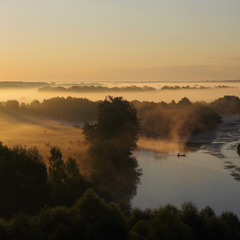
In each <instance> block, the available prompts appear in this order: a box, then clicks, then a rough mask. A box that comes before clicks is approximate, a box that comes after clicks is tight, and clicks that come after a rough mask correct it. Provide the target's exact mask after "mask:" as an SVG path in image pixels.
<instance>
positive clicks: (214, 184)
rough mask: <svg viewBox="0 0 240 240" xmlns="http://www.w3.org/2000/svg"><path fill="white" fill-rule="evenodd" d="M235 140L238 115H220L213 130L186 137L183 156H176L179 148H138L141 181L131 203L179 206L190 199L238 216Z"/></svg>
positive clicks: (239, 131)
mask: <svg viewBox="0 0 240 240" xmlns="http://www.w3.org/2000/svg"><path fill="white" fill-rule="evenodd" d="M239 142H240V118H239V117H232V118H223V123H222V124H221V125H220V126H219V127H218V128H217V129H216V130H215V131H212V132H209V133H207V134H202V135H198V136H194V137H192V138H191V139H189V142H188V143H187V144H186V145H185V149H184V153H186V157H180V158H178V157H177V153H178V152H179V149H175V150H172V151H171V152H169V153H166V152H165V153H161V152H157V151H156V150H155V151H150V150H148V151H146V150H143V149H140V150H139V151H138V152H136V153H135V157H136V158H137V159H138V161H139V165H140V167H141V168H142V169H143V176H142V178H141V182H142V185H139V187H138V191H137V196H136V197H135V198H134V199H133V201H132V204H133V206H136V207H141V208H146V207H153V208H155V207H159V205H164V204H167V203H172V204H175V205H176V206H178V207H180V206H181V204H182V203H183V202H185V201H193V202H195V203H196V204H197V205H198V206H199V208H203V207H205V206H206V205H210V206H212V207H213V208H214V209H215V211H216V212H217V213H218V214H220V213H221V212H222V211H233V212H236V213H237V214H238V215H239V216H240V209H239V201H240V184H239V181H240V159H239V155H238V153H237V145H238V143H239ZM181 150H182V149H181ZM236 180H237V181H236Z"/></svg>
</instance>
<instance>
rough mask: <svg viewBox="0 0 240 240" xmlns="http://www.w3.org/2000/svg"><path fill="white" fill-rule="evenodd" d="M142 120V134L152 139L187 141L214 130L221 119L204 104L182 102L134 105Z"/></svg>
mask: <svg viewBox="0 0 240 240" xmlns="http://www.w3.org/2000/svg"><path fill="white" fill-rule="evenodd" d="M134 106H135V107H136V109H137V111H138V118H139V119H141V121H140V126H141V134H142V135H144V136H146V137H151V138H167V139H173V140H179V139H185V140H187V139H188V137H190V136H191V135H193V134H196V133H201V132H204V131H207V130H209V129H213V128H215V127H216V126H217V124H219V123H220V122H221V117H220V116H219V114H217V113H216V112H215V111H214V110H213V109H212V108H210V107H209V106H208V105H207V104H204V103H191V102H190V101H189V99H187V98H183V99H182V100H181V101H179V102H178V103H177V104H176V103H175V102H172V103H170V104H166V103H164V102H161V103H153V102H151V103H150V102H142V103H141V102H138V101H135V102H134Z"/></svg>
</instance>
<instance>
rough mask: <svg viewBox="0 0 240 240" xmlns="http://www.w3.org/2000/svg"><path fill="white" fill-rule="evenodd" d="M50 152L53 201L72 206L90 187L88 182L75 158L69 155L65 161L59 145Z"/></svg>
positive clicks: (57, 203)
mask: <svg viewBox="0 0 240 240" xmlns="http://www.w3.org/2000/svg"><path fill="white" fill-rule="evenodd" d="M50 153H51V156H50V158H49V168H48V172H49V181H50V183H51V185H52V196H51V198H52V201H53V203H54V204H55V205H66V206H71V205H72V204H73V203H74V202H75V201H76V200H77V199H78V198H79V197H80V196H81V195H82V194H83V193H84V191H85V190H86V189H87V188H88V183H87V181H86V180H85V179H84V178H83V177H82V175H81V174H80V172H79V167H78V165H77V163H76V160H75V159H73V158H71V157H69V158H68V159H67V161H66V162H64V160H63V159H62V153H61V151H60V149H59V148H57V147H52V148H51V150H50Z"/></svg>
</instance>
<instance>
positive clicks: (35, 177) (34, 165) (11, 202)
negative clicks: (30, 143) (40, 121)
mask: <svg viewBox="0 0 240 240" xmlns="http://www.w3.org/2000/svg"><path fill="white" fill-rule="evenodd" d="M0 192H1V195H0V216H2V217H11V216H13V215H14V214H16V213H18V212H20V211H21V212H26V213H35V212H36V211H38V210H39V209H40V208H41V207H42V206H43V204H45V203H47V202H48V199H49V194H50V186H49V183H48V179H47V170H46V166H45V164H44V163H43V162H42V159H41V156H40V155H39V152H38V150H37V148H30V149H26V148H23V147H20V146H17V147H14V148H13V149H10V148H8V147H7V146H3V145H2V144H1V145H0Z"/></svg>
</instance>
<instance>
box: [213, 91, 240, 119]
mask: <svg viewBox="0 0 240 240" xmlns="http://www.w3.org/2000/svg"><path fill="white" fill-rule="evenodd" d="M210 107H211V108H212V109H213V110H214V111H216V112H217V113H218V114H222V115H234V114H239V113H240V99H239V97H236V96H224V97H223V98H219V99H217V100H215V101H213V102H212V103H211V104H210Z"/></svg>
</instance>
